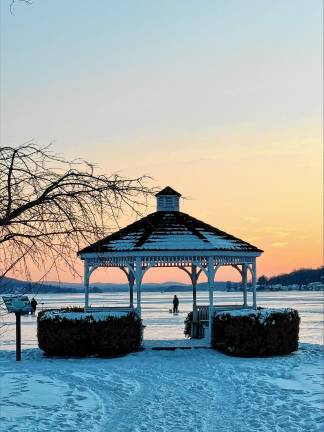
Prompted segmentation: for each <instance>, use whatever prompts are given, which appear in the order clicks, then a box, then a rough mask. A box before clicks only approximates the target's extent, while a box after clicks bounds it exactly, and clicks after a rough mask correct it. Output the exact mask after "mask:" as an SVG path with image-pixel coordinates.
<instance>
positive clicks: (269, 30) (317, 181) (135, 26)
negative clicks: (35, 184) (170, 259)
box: [1, 0, 323, 282]
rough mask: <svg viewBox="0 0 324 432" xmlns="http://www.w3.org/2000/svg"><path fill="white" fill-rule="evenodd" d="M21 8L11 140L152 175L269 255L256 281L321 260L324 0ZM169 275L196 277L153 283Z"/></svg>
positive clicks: (10, 24)
mask: <svg viewBox="0 0 324 432" xmlns="http://www.w3.org/2000/svg"><path fill="white" fill-rule="evenodd" d="M10 2H11V0H2V1H1V25H2V31H1V106H2V108H1V109H2V111H1V127H2V130H1V145H18V144H22V143H24V142H26V141H28V140H30V139H33V140H34V141H35V142H37V143H39V144H47V143H49V142H53V149H55V150H56V151H57V152H59V153H62V154H63V155H64V156H66V157H67V158H75V157H81V158H84V159H86V160H89V161H92V162H96V163H97V164H98V165H99V166H100V168H101V170H102V171H104V172H106V173H114V172H118V173H120V174H122V175H125V176H139V175H141V174H144V173H145V174H149V175H151V176H152V177H154V185H157V186H161V187H164V186H166V185H170V186H172V187H173V188H174V189H176V190H178V191H179V192H180V193H182V195H183V196H184V197H185V199H184V200H182V202H181V210H182V211H184V212H186V213H189V214H191V215H192V216H194V217H196V218H198V219H201V220H203V221H205V222H207V223H209V224H211V225H214V226H216V227H217V228H219V229H222V230H224V231H226V232H228V233H231V234H233V235H235V236H237V237H239V238H242V239H244V240H246V241H249V242H251V243H252V244H254V245H256V246H258V247H259V248H261V249H264V251H265V252H264V254H263V256H262V257H261V258H260V259H259V260H258V274H259V275H261V274H266V275H272V274H278V273H281V272H288V271H291V270H293V269H295V268H299V267H318V266H320V265H322V263H323V249H322V237H323V226H322V163H323V159H322V158H323V154H322V137H323V121H322V115H323V107H322V94H323V93H322V92H323V89H322V73H323V70H322V61H323V59H322V48H323V47H322V32H323V24H322V1H321V0H309V1H305V0H285V1H282V0H273V1H271V2H270V1H266V0H250V1H243V0H217V1H216V0H213V1H207V0H203V1H202V0H199V1H198V0H197V1H190V0H188V1H185V0H181V1H180V0H172V1H171V0H168V1H161V0H160V1H148V0H146V1H140V0H136V1H135V0H133V1H125V0H123V1H120V2H116V1H115V2H113V1H108V0H99V1H95V2H92V1H89V0H69V1H66V0H56V1H53V0H34V1H33V5H32V6H26V5H24V4H23V3H20V2H17V4H16V5H15V7H14V10H13V14H10V11H9V5H10ZM152 211H155V200H154V199H152V200H151V202H150V207H149V209H148V210H147V212H148V213H149V212H152ZM133 219H134V216H129V217H128V218H125V220H123V224H127V223H130V222H132V221H133ZM120 273H121V272H120ZM34 275H35V278H36V277H37V276H38V274H37V272H36V271H35V273H34ZM220 278H221V279H222V280H227V279H232V280H237V275H236V273H235V271H234V270H224V271H222V273H221V274H220ZM62 279H63V280H71V277H70V275H68V274H66V273H65V274H62ZM94 280H102V281H104V280H105V281H106V280H107V281H109V282H111V281H113V282H117V281H119V282H124V279H123V276H122V274H120V275H119V273H117V272H112V271H110V272H103V271H101V272H98V274H97V275H96V276H95V275H94ZM162 280H163V281H166V280H179V281H186V277H185V275H184V274H183V275H182V272H180V271H177V272H176V271H169V270H165V269H164V270H151V271H150V272H148V274H147V277H146V279H145V281H150V282H153V281H155V282H156V281H162Z"/></svg>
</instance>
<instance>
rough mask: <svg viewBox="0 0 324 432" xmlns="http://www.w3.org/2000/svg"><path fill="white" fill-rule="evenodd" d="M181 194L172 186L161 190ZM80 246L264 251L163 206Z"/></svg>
mask: <svg viewBox="0 0 324 432" xmlns="http://www.w3.org/2000/svg"><path fill="white" fill-rule="evenodd" d="M161 195H162V196H165V195H173V196H176V197H177V199H179V198H178V197H180V196H181V194H179V193H178V192H176V191H174V190H173V189H172V188H170V187H166V188H165V189H163V190H162V191H161V192H159V193H158V194H157V199H158V210H159V197H161ZM161 208H162V209H163V207H161V205H160V211H156V212H155V213H151V214H149V215H148V216H146V217H144V218H142V219H140V220H138V221H136V222H134V223H132V224H130V225H128V226H126V227H125V228H122V229H121V230H119V231H117V232H115V233H113V234H111V235H109V236H107V237H105V238H103V239H102V240H99V241H98V242H96V243H93V244H92V245H90V246H88V247H86V248H84V249H82V250H80V251H79V252H78V255H83V254H87V253H104V252H137V251H141V252H145V251H148V252H149V251H183V252H185V251H222V252H223V251H231V252H235V251H236V252H262V250H260V249H258V248H257V247H255V246H253V245H251V244H250V243H247V242H245V241H243V240H240V239H239V238H237V237H234V236H232V235H230V234H227V233H226V232H224V231H221V230H219V229H217V228H214V227H213V226H211V225H208V224H206V223H204V222H202V221H200V220H198V219H195V218H194V217H192V216H190V215H188V214H186V213H183V212H180V211H177V210H175V209H172V207H171V210H169V207H166V210H162V211H161Z"/></svg>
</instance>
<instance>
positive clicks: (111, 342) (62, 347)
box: [37, 309, 142, 357]
mask: <svg viewBox="0 0 324 432" xmlns="http://www.w3.org/2000/svg"><path fill="white" fill-rule="evenodd" d="M37 336H38V345H39V347H40V349H42V350H43V351H45V353H46V354H48V355H55V356H82V357H84V356H88V355H98V356H101V357H107V356H109V357H110V356H116V355H122V354H126V353H129V352H132V351H138V349H139V348H140V345H141V341H142V321H141V320H140V319H139V318H138V317H137V315H135V314H134V313H126V312H112V311H100V312H84V311H83V309H73V310H72V309H61V310H47V311H43V312H40V313H39V314H38V319H37Z"/></svg>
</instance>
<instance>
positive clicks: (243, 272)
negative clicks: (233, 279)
mask: <svg viewBox="0 0 324 432" xmlns="http://www.w3.org/2000/svg"><path fill="white" fill-rule="evenodd" d="M242 285H243V306H247V267H246V265H245V264H243V265H242Z"/></svg>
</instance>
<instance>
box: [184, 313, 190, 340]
mask: <svg viewBox="0 0 324 432" xmlns="http://www.w3.org/2000/svg"><path fill="white" fill-rule="evenodd" d="M184 325H185V326H184V331H183V333H184V334H185V336H186V337H188V338H189V337H191V325H192V312H189V313H188V315H187V316H186V319H185V320H184Z"/></svg>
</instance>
